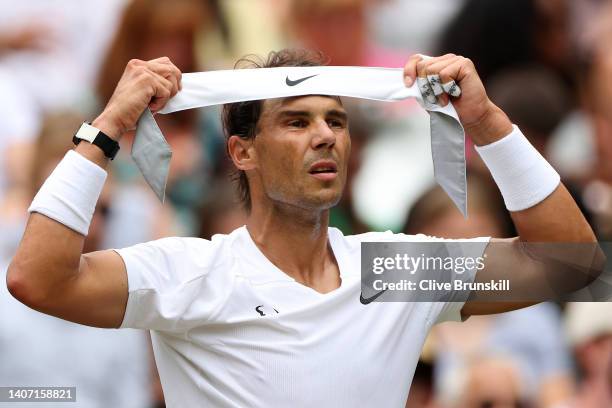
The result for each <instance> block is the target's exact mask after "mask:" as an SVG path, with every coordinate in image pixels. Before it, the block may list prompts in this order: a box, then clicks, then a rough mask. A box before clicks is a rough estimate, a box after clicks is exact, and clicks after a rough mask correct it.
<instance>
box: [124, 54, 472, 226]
mask: <svg viewBox="0 0 612 408" xmlns="http://www.w3.org/2000/svg"><path fill="white" fill-rule="evenodd" d="M299 95H336V96H348V97H354V98H363V99H372V100H378V101H398V100H402V99H407V98H415V99H416V100H417V101H418V102H419V104H420V105H421V106H423V108H425V109H426V110H427V111H428V112H429V115H430V125H431V152H432V158H433V164H434V175H435V178H436V181H437V182H438V184H439V185H440V186H441V187H442V188H443V189H444V191H446V193H447V194H448V195H449V197H450V198H451V199H452V200H453V202H454V203H455V205H456V206H457V207H458V208H459V210H460V211H461V213H462V214H463V215H464V216H466V215H467V189H466V171H465V150H464V149H465V147H464V145H465V135H464V132H463V126H461V123H460V122H459V118H458V116H457V112H456V111H455V108H454V107H453V106H452V104H451V103H449V104H448V105H446V106H444V107H442V106H440V105H438V104H431V103H429V102H427V101H425V100H424V99H423V97H422V95H421V92H420V91H419V87H418V84H417V81H415V83H414V84H413V85H412V86H411V87H410V88H407V87H406V86H405V84H404V76H403V70H402V69H401V68H365V67H330V66H324V67H279V68H257V69H238V70H222V71H209V72H197V73H190V74H183V77H182V90H181V91H180V92H179V93H178V94H176V96H174V97H173V98H172V99H170V101H168V104H167V105H166V106H165V107H164V108H163V109H162V110H161V111H159V113H161V114H165V113H171V112H176V111H180V110H185V109H192V108H200V107H203V106H211V105H220V104H225V103H232V102H241V101H250V100H256V99H270V98H282V97H289V96H299ZM171 156H172V151H171V150H170V146H168V143H167V142H166V139H165V138H164V135H163V134H162V133H161V131H160V130H159V127H158V126H157V123H156V122H155V119H154V118H153V115H152V114H151V112H150V111H149V109H147V110H145V112H144V113H143V114H142V116H141V117H140V119H139V120H138V127H137V129H136V137H135V139H134V144H133V146H132V158H133V159H134V161H135V162H136V165H137V166H138V168H139V169H140V171H141V172H142V174H143V176H144V178H145V180H146V181H147V183H148V184H149V185H150V186H151V188H152V189H153V191H155V193H156V194H157V196H158V197H159V199H160V200H162V201H163V200H164V194H165V188H166V180H167V177H168V169H169V166H170V158H171Z"/></svg>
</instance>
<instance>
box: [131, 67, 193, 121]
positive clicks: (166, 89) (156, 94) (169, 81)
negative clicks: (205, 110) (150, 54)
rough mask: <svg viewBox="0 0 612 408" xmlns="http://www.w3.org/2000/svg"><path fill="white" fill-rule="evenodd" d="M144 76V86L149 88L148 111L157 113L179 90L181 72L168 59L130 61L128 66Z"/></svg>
mask: <svg viewBox="0 0 612 408" xmlns="http://www.w3.org/2000/svg"><path fill="white" fill-rule="evenodd" d="M130 65H131V66H132V67H133V68H134V69H136V70H139V71H140V72H141V73H143V74H144V75H145V78H146V79H145V81H146V84H147V85H148V86H149V87H150V88H151V89H150V92H151V100H150V102H149V109H151V111H152V112H154V113H155V112H157V111H159V110H160V109H162V108H163V107H164V106H165V105H166V103H167V102H168V100H169V99H170V98H172V97H173V96H174V95H176V94H177V92H178V91H179V90H180V89H181V75H182V74H181V71H180V70H179V69H178V68H177V67H176V66H175V65H174V64H173V63H172V62H171V61H170V59H169V58H168V57H161V58H156V59H153V60H150V61H141V60H131V61H130V63H129V64H128V66H130Z"/></svg>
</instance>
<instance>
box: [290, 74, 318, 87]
mask: <svg viewBox="0 0 612 408" xmlns="http://www.w3.org/2000/svg"><path fill="white" fill-rule="evenodd" d="M317 75H319V74H315V75H311V76H307V77H304V78H300V79H296V80H295V81H292V80H291V79H289V75H287V78H285V83H286V84H287V85H289V86H296V85H297V84H299V83H301V82H304V81H305V80H307V79H310V78H312V77H316V76H317Z"/></svg>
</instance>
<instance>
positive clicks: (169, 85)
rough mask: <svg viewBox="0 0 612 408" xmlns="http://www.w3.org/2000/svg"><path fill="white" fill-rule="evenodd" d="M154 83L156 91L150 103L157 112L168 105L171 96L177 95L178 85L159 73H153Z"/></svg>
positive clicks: (153, 110)
mask: <svg viewBox="0 0 612 408" xmlns="http://www.w3.org/2000/svg"><path fill="white" fill-rule="evenodd" d="M152 85H153V87H154V92H155V93H154V95H153V97H152V98H151V102H150V103H149V109H151V112H157V111H159V110H160V109H162V108H163V107H164V106H165V105H166V103H167V102H168V100H169V99H170V98H172V97H173V96H174V95H176V90H175V87H176V85H175V84H174V83H173V82H172V81H170V80H168V79H166V78H164V77H163V76H161V75H159V74H157V73H152Z"/></svg>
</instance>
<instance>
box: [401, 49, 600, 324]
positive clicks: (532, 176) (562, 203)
mask: <svg viewBox="0 0 612 408" xmlns="http://www.w3.org/2000/svg"><path fill="white" fill-rule="evenodd" d="M404 73H405V78H406V83H407V85H410V84H411V83H412V82H414V81H415V80H416V78H417V77H419V78H429V80H430V82H431V79H432V76H433V79H434V81H435V80H436V79H437V80H438V84H439V83H442V84H452V81H454V82H455V83H456V84H458V85H459V88H460V89H461V92H460V95H459V96H458V97H456V98H455V99H453V105H454V107H455V109H456V111H457V113H458V115H459V118H460V120H461V122H462V124H463V126H464V129H465V131H466V134H468V135H469V136H470V137H471V139H472V141H473V142H474V143H475V144H476V146H477V149H479V153H480V154H481V156H483V159H484V158H485V156H487V155H488V158H489V162H487V160H485V163H486V164H487V167H489V169H490V170H491V171H492V175H493V178H494V179H495V181H496V183H497V184H498V186H499V187H500V190H501V191H502V194H503V195H504V200H505V202H506V206H507V207H508V208H509V211H510V215H511V217H512V220H513V222H514V225H515V227H516V229H517V231H518V233H519V236H518V237H516V238H513V239H509V240H500V239H492V240H491V244H490V245H489V246H488V247H487V249H486V252H485V254H486V255H487V260H486V262H485V267H484V269H483V270H481V271H479V272H478V274H477V276H476V280H477V281H482V282H486V281H489V280H491V279H500V278H506V279H510V285H511V288H512V289H511V291H513V293H510V294H508V299H521V295H523V294H524V295H525V296H524V297H523V299H526V300H527V299H529V300H531V299H534V297H535V296H533V293H532V294H531V295H530V296H528V292H529V291H530V290H534V289H544V288H545V287H546V286H547V285H546V284H547V282H545V280H546V279H549V280H550V279H551V278H552V279H555V280H557V281H558V282H559V283H561V282H563V283H564V284H565V285H566V288H567V287H570V286H572V284H574V285H581V284H587V283H588V280H589V279H593V276H594V275H593V274H594V273H596V272H597V269H598V268H601V267H603V262H604V257H603V253H602V252H601V250H600V248H599V246H598V245H597V240H596V238H595V235H594V234H593V231H592V230H591V227H590V226H589V224H588V223H587V221H586V220H585V218H584V216H583V214H582V213H581V212H580V210H579V208H578V206H577V205H576V202H575V201H574V199H573V198H572V197H571V195H570V194H569V192H568V191H567V189H566V188H565V186H564V185H563V184H562V183H560V182H559V179H558V176H557V175H556V172H554V170H553V169H552V168H551V167H550V166H549V165H548V164H547V163H546V162H545V160H544V159H543V158H542V157H541V156H539V154H537V152H536V151H535V150H534V149H533V147H532V146H530V145H529V144H528V142H527V141H526V140H524V139H523V137H522V135H521V134H520V132H519V131H518V130H517V129H514V128H513V126H512V122H511V121H510V120H509V119H508V117H507V116H506V114H505V113H504V112H503V111H502V110H501V109H500V108H498V107H497V106H495V105H494V104H493V102H491V100H490V99H489V98H488V96H487V94H486V91H485V88H484V86H483V84H482V82H481V80H480V78H479V76H478V73H477V72H476V69H475V67H474V64H473V63H472V62H471V61H470V60H469V59H467V58H463V57H459V56H456V55H453V54H448V55H445V56H442V57H437V58H428V59H423V58H421V57H420V56H418V55H416V56H413V57H412V58H410V60H409V61H408V63H407V64H406V66H405V70H404ZM421 81H422V80H421ZM434 87H435V84H434V86H432V88H431V89H432V93H435V94H439V93H440V91H438V92H435V89H434ZM444 88H445V89H444V90H448V89H449V86H448V85H447V86H446V87H444ZM448 93H450V94H451V95H452V94H453V92H452V91H451V92H448ZM430 96H431V95H430ZM455 96H457V94H455ZM448 100H449V96H448V95H447V94H446V93H443V94H440V95H439V96H438V101H439V102H440V103H442V104H443V105H445V104H446V103H448ZM509 136H512V137H513V139H512V140H511V139H509V138H508V137H509ZM502 139H503V140H502ZM513 149H514V150H513ZM528 160H530V161H529V163H526V161H528ZM530 166H531V167H530ZM528 243H529V244H528ZM531 243H546V244H545V245H542V244H531ZM555 243H557V244H555ZM561 243H562V244H561ZM571 244H574V245H571ZM567 251H572V253H568V252H567ZM537 252H540V254H538V253H537ZM542 252H547V253H542ZM564 252H565V253H564ZM534 255H535V256H534ZM538 255H541V256H538ZM563 257H565V258H566V260H569V261H572V262H574V261H578V262H584V263H586V264H585V265H582V266H583V271H584V270H586V271H587V274H586V276H585V275H582V276H578V274H577V273H576V270H577V268H576V267H567V268H564V267H560V265H561V264H562V263H563V260H562V259H561V258H563ZM572 257H573V258H572ZM546 258H548V260H550V259H552V258H555V262H546ZM581 258H582V259H581ZM542 260H544V262H542ZM559 260H560V262H561V264H560V263H559V262H557V261H559ZM570 263H571V262H569V263H567V265H569V264H570ZM561 266H562V265H561ZM589 268H590V270H589ZM589 273H590V274H591V275H589ZM473 295H477V296H476V297H477V298H480V299H488V301H480V302H476V301H468V302H466V303H465V305H464V307H463V309H462V314H463V315H464V316H469V315H472V314H490V313H500V312H505V311H509V310H513V309H517V308H520V307H525V306H528V305H530V304H533V303H537V302H536V301H532V302H521V301H508V302H499V301H496V299H495V298H494V294H491V293H489V294H487V293H473ZM487 295H489V297H488V298H487ZM497 300H499V299H497ZM540 300H543V299H540Z"/></svg>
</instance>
